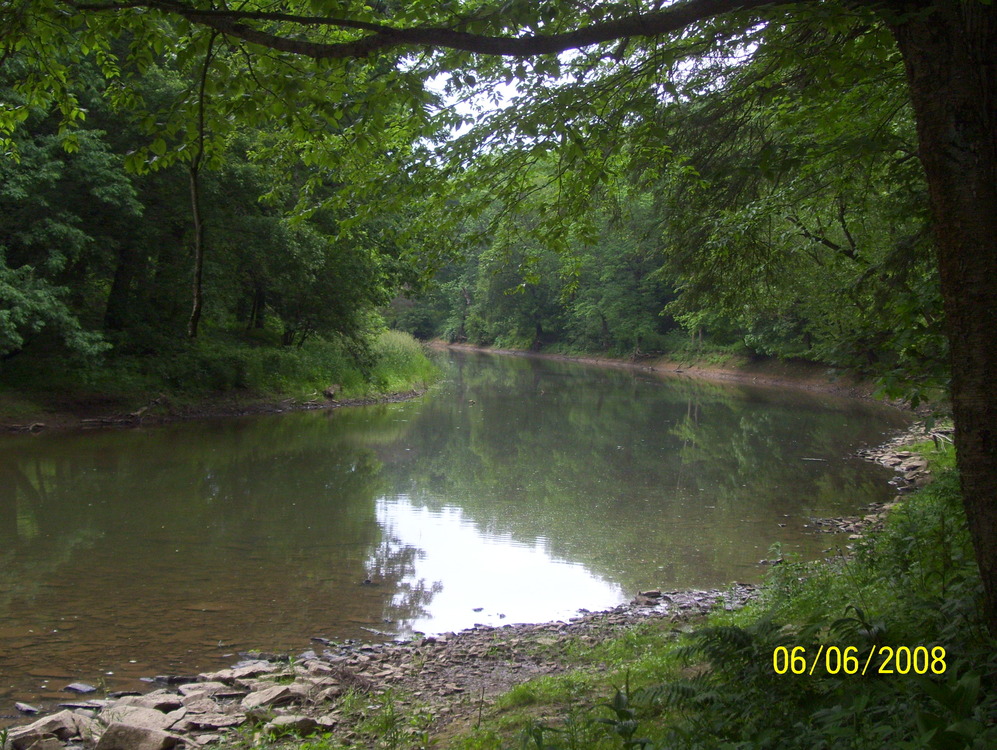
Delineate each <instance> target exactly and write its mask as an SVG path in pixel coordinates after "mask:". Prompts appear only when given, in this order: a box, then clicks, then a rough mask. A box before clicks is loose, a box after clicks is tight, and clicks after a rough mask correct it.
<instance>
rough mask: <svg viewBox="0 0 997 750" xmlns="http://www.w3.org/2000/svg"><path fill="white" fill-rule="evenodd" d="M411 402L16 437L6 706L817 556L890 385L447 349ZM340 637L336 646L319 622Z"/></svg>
mask: <svg viewBox="0 0 997 750" xmlns="http://www.w3.org/2000/svg"><path fill="white" fill-rule="evenodd" d="M439 357H440V362H441V366H442V367H443V368H444V370H445V379H444V381H443V382H442V383H441V384H440V385H439V386H437V387H435V388H433V389H432V390H431V391H430V392H429V393H428V394H427V395H425V396H423V397H421V398H419V399H417V400H415V401H411V402H406V403H397V404H384V405H378V406H369V407H361V408H356V409H342V410H337V411H327V412H306V413H294V414H285V415H273V416H262V417H253V418H228V419H223V420H205V421H198V422H191V423H184V424H176V425H171V426H166V427H157V428H149V429H133V430H113V431H92V432H81V433H65V434H52V435H39V436H32V437H25V436H6V437H2V438H0V715H4V714H13V713H14V711H13V702H14V701H26V702H28V703H31V702H33V701H40V702H43V703H45V702H53V701H57V700H60V699H66V698H69V697H70V696H69V695H68V694H67V693H65V692H63V688H64V687H65V685H66V684H68V683H69V682H73V681H78V680H83V681H86V682H90V683H91V684H94V685H97V686H100V687H106V688H107V689H109V690H114V689H142V688H144V687H146V686H145V684H144V683H143V682H141V681H140V678H143V677H151V676H154V675H159V674H184V673H196V672H198V671H201V670H206V669H214V668H220V667H223V666H228V665H229V664H231V663H232V662H234V661H236V660H237V659H238V658H239V657H238V654H239V652H241V651H245V650H248V649H253V648H258V649H264V650H267V651H287V652H294V653H298V652H301V651H303V650H305V649H308V648H311V647H315V646H316V643H315V642H313V641H311V640H310V639H311V638H313V637H320V638H328V639H333V640H342V639H346V638H358V639H367V640H377V639H386V638H392V637H399V636H405V635H410V634H412V633H413V632H416V631H420V632H427V633H431V632H443V631H449V630H457V629H461V628H464V627H470V626H472V625H473V624H475V623H489V624H494V625H499V624H503V623H512V622H536V621H542V620H549V619H555V618H566V617H570V616H571V615H573V614H574V613H576V612H577V610H578V609H579V608H586V609H590V610H595V609H599V608H605V607H609V606H613V605H615V604H617V603H620V602H622V601H624V600H627V599H629V598H630V597H632V595H633V593H634V592H635V591H636V590H638V589H645V588H650V587H664V588H669V589H676V588H686V587H696V588H706V587H713V586H718V585H722V584H724V583H725V582H730V581H745V582H753V581H758V580H760V579H761V577H762V576H763V575H764V571H765V567H764V566H761V565H759V564H758V562H759V560H760V559H763V558H768V557H770V556H772V553H771V552H770V546H771V545H773V544H777V543H778V544H781V549H782V553H783V554H785V553H787V552H791V553H793V554H797V555H800V556H802V557H805V558H815V557H819V556H821V555H822V554H824V552H825V551H826V550H828V549H829V548H830V547H833V546H834V544H836V543H838V544H840V543H841V542H840V540H836V539H835V538H834V537H829V536H827V535H818V534H814V533H812V532H811V531H810V529H809V528H807V525H808V524H809V519H810V518H812V517H820V516H832V515H844V514H852V513H855V512H856V511H857V509H858V508H859V507H861V506H863V505H865V504H867V503H870V502H876V501H882V500H884V499H887V498H888V497H890V495H891V492H890V487H889V485H888V484H887V480H888V479H889V478H890V476H891V475H890V472H889V471H887V470H885V469H883V468H882V467H879V466H876V465H874V464H871V463H867V462H863V461H860V460H857V459H854V458H850V454H851V453H852V452H853V451H854V450H856V449H858V448H860V447H866V446H871V445H876V444H878V443H880V442H882V441H883V440H884V439H885V438H886V436H887V435H888V434H889V433H891V432H893V431H895V430H897V429H900V428H902V427H904V426H905V425H906V424H907V417H906V416H905V415H903V414H901V413H899V412H897V411H895V410H892V409H889V408H887V407H882V406H878V405H876V404H871V403H866V402H860V401H854V400H847V399H840V398H833V397H826V396H817V395H812V394H809V393H800V392H793V391H787V390H776V389H765V388H752V387H745V386H734V385H729V384H718V383H714V382H706V381H696V380H689V379H681V378H664V377H658V376H653V375H649V374H643V373H636V372H628V371H621V370H618V369H606V368H597V367H588V366H583V365H578V364H572V363H565V362H553V361H544V360H536V359H529V358H522V357H497V356H489V355H484V354H463V353H457V352H446V353H442V354H440V355H439ZM319 648H321V647H320V646H319Z"/></svg>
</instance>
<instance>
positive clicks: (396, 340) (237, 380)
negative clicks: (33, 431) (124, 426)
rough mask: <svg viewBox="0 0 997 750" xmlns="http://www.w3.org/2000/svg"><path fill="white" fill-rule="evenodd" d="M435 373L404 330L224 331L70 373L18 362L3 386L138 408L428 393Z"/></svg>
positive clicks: (45, 363) (49, 364)
mask: <svg viewBox="0 0 997 750" xmlns="http://www.w3.org/2000/svg"><path fill="white" fill-rule="evenodd" d="M436 374H437V371H436V368H435V367H434V365H433V364H432V363H431V362H430V361H429V359H428V358H427V357H426V356H425V353H424V351H423V348H422V346H421V345H420V344H419V343H418V342H417V341H415V340H414V339H413V338H412V337H411V336H409V335H408V334H405V333H400V332H397V331H384V332H382V333H379V334H376V335H373V336H371V337H370V338H369V340H362V341H359V342H356V341H350V342H347V341H343V340H335V339H334V340H326V339H320V338H313V339H310V340H309V341H307V342H306V343H305V344H304V345H303V346H300V347H286V346H279V345H277V344H275V343H273V342H270V341H260V340H258V339H254V338H251V337H247V336H245V335H242V334H238V335H237V334H228V333H224V332H220V333H215V334H213V335H206V336H203V337H201V338H199V339H197V340H195V341H191V342H184V343H182V344H175V345H172V346H170V347H169V348H168V349H160V350H157V351H155V352H145V353H143V354H133V353H132V354H128V353H126V354H117V355H110V356H108V357H107V358H106V359H104V360H103V361H101V362H99V363H97V364H95V365H90V366H79V367H65V366H60V362H58V361H53V360H41V359H38V358H35V359H32V360H25V361H24V363H23V366H22V365H21V363H18V362H14V363H13V365H12V366H10V367H8V368H7V369H6V370H5V371H4V373H3V375H4V378H3V380H4V385H6V386H7V387H8V388H13V389H15V390H19V391H24V392H29V393H40V394H45V393H50V394H56V395H58V396H59V397H60V398H64V399H65V400H68V401H72V400H74V399H80V400H85V399H87V398H90V397H93V396H94V395H99V396H101V397H106V398H113V399H115V400H119V401H121V402H123V403H139V402H141V401H142V400H143V399H145V400H148V398H149V396H150V394H152V395H155V394H157V393H161V392H165V393H168V394H170V395H171V396H174V397H177V398H179V399H180V400H181V401H182V400H193V401H197V400H201V399H205V398H210V397H215V396H235V397H240V396H244V397H248V398H257V397H258V398H264V399H265V398H273V397H294V398H299V399H305V400H307V399H309V398H319V399H321V398H323V392H324V391H325V390H326V389H327V388H329V387H330V386H333V385H335V386H338V387H337V388H336V392H337V397H338V398H350V397H364V396H372V395H376V394H382V393H390V392H397V391H407V390H411V389H413V388H418V387H423V386H425V385H426V384H427V383H429V382H431V381H432V380H433V379H434V378H435V377H436ZM35 401H36V403H39V405H42V404H41V402H40V401H39V400H37V399H36V400H35Z"/></svg>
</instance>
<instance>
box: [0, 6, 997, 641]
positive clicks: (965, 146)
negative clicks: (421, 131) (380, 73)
mask: <svg viewBox="0 0 997 750" xmlns="http://www.w3.org/2000/svg"><path fill="white" fill-rule="evenodd" d="M275 7H278V6H273V5H269V4H267V5H262V4H261V5H257V4H255V3H248V4H242V5H240V6H239V7H238V8H227V7H218V6H215V5H208V4H206V3H205V4H199V3H196V2H195V3H185V2H178V1H176V0H137V1H136V0H128V1H127V2H122V3H114V2H110V3H93V4H88V3H76V2H65V3H64V2H59V1H58V0H28V1H27V2H23V3H20V4H17V5H15V4H13V3H6V4H4V5H3V6H2V8H0V14H2V19H0V20H2V21H3V25H4V27H5V28H7V29H8V31H7V32H6V33H5V35H4V37H3V49H4V52H3V56H4V57H9V56H11V55H13V54H22V55H26V54H27V55H30V54H34V55H35V59H36V62H37V64H38V66H39V67H38V70H37V72H36V73H35V74H33V75H32V76H30V77H29V78H28V79H27V80H26V81H25V83H24V86H23V87H22V92H23V93H24V94H25V95H26V97H27V99H28V101H29V103H34V102H35V101H38V100H40V99H53V98H54V99H55V100H56V101H58V102H59V105H60V107H62V109H63V111H64V112H65V113H66V114H67V115H69V114H70V113H72V112H73V111H75V109H74V103H73V101H72V100H71V98H69V97H67V96H66V95H65V90H64V89H63V88H62V87H60V86H59V85H58V81H59V76H60V75H61V76H62V77H63V78H65V76H66V73H67V71H68V70H69V68H70V66H69V65H67V63H66V62H65V61H60V60H59V58H58V54H57V52H58V50H60V49H64V48H65V44H64V42H65V40H66V39H67V38H75V37H77V36H78V37H79V38H81V39H84V40H86V41H87V42H88V43H89V44H91V45H92V46H93V48H95V49H97V50H98V51H99V52H106V50H107V41H106V40H107V39H108V38H111V37H113V36H119V35H122V34H126V35H130V36H131V38H132V40H133V49H138V50H142V49H144V48H145V47H146V46H148V48H150V49H157V48H158V49H164V48H165V47H166V46H167V45H168V40H169V39H170V38H171V33H172V34H173V35H175V34H176V31H177V30H178V29H181V30H183V32H184V33H185V34H193V33H195V29H196V27H198V26H200V27H203V28H204V29H205V30H206V31H205V32H204V33H206V34H216V33H217V34H220V35H221V37H222V38H223V39H224V40H226V41H227V42H228V43H230V44H233V45H235V46H238V47H240V49H241V50H242V51H244V52H245V53H246V54H247V55H248V56H249V59H251V60H253V61H255V62H254V64H256V66H257V67H256V73H257V75H259V74H260V73H261V72H262V71H261V68H265V69H267V71H268V72H271V73H273V72H276V71H278V70H282V71H285V72H286V71H287V70H288V68H287V67H281V66H285V65H286V61H285V60H284V58H281V57H280V56H281V55H284V56H290V57H297V58H310V59H312V60H315V61H316V65H315V67H314V68H312V69H311V70H312V71H313V72H304V73H302V75H303V76H304V77H309V76H310V77H311V78H310V79H309V80H313V79H316V78H321V77H322V71H327V70H329V67H328V65H329V61H331V60H350V59H362V58H369V57H371V56H375V55H388V54H393V55H396V57H397V59H398V60H399V61H400V62H401V63H402V64H400V65H398V66H397V67H396V68H395V72H394V73H393V74H392V76H391V79H392V83H400V82H403V81H410V80H411V78H412V76H413V75H414V73H415V72H417V71H419V70H421V71H422V72H426V71H428V70H450V71H459V72H460V75H462V76H471V77H472V78H473V71H477V72H484V73H485V74H494V73H495V72H496V71H498V70H504V71H507V72H508V74H509V78H510V79H511V78H513V77H519V78H521V79H528V78H530V77H531V76H544V75H552V76H556V75H559V68H560V63H559V61H558V59H557V58H556V57H554V56H555V55H556V54H557V53H559V52H564V51H566V50H581V49H588V50H589V51H588V55H587V58H588V59H593V60H595V59H601V58H612V59H615V60H619V61H622V60H624V59H627V58H626V54H627V49H628V46H633V42H632V41H631V40H647V39H652V38H653V39H656V40H658V41H657V42H656V43H655V44H654V45H649V46H650V47H653V50H654V51H655V52H657V53H661V54H670V55H673V56H681V54H682V51H683V47H684V45H685V42H686V35H685V32H686V30H687V29H689V28H691V27H692V28H694V27H696V26H697V25H700V26H706V27H710V26H711V25H712V26H713V30H720V31H723V32H724V33H728V34H730V33H732V30H733V33H738V32H739V33H741V34H743V35H746V36H747V35H749V34H750V32H752V30H757V29H759V28H763V29H764V28H765V27H766V26H769V25H772V26H774V27H778V26H779V25H780V24H785V23H789V22H791V21H792V20H794V19H796V18H809V19H811V20H815V19H816V20H820V21H824V22H828V23H835V22H840V21H841V20H842V19H844V18H854V17H855V16H860V17H862V18H865V19H867V20H868V22H870V23H879V24H883V25H885V26H886V27H887V28H889V30H890V31H891V33H892V35H893V37H894V39H895V41H896V49H897V50H898V51H899V54H900V55H901V57H902V58H903V61H904V65H905V69H906V73H907V83H908V88H909V92H910V97H911V102H912V104H913V109H914V113H915V118H916V124H917V131H918V141H919V153H918V155H919V157H920V160H921V162H922V164H923V166H924V170H925V174H926V176H927V181H928V186H929V192H930V197H931V209H932V217H933V221H934V230H935V235H936V257H937V263H938V268H939V272H940V276H941V284H942V294H943V297H944V303H945V311H946V317H947V326H948V335H949V342H950V357H951V365H952V374H953V377H952V386H951V394H952V403H953V412H954V417H955V422H956V444H957V447H958V452H959V468H960V470H961V476H962V489H963V496H964V504H965V508H966V513H967V517H968V521H969V525H970V529H971V533H972V537H973V542H974V545H975V549H976V554H977V559H978V562H979V566H980V572H981V575H982V579H983V585H984V589H985V600H986V612H987V620H988V623H989V626H990V628H991V631H992V632H994V633H997V501H995V498H997V419H995V416H997V415H995V403H994V399H993V398H992V396H991V393H990V387H989V386H990V377H991V376H992V375H991V374H992V373H993V372H997V248H995V243H997V107H994V102H995V101H997V68H995V65H994V50H995V49H997V6H995V5H994V4H993V3H991V2H988V1H987V0H853V1H852V2H849V3H842V4H837V3H833V2H832V3H827V2H820V1H819V0H785V1H784V2H778V1H776V2H773V1H772V0H734V1H732V2H722V1H721V0H686V1H685V2H675V3H671V4H667V5H664V7H662V5H661V3H652V4H650V6H649V7H648V9H646V10H639V11H637V12H635V11H634V10H633V8H634V5H633V4H631V3H623V2H619V3H617V2H608V3H597V4H594V5H593V6H588V5H586V4H582V3H570V4H569V3H554V2H547V3H534V2H528V0H512V2H509V3H505V4H504V5H503V6H502V7H501V8H500V9H494V8H492V7H491V6H489V5H488V4H479V3H476V2H465V3H461V2H448V3H435V2H434V3H427V2H418V3H397V4H396V3H393V2H383V3H370V4H368V3H366V2H363V3H362V2H356V3H353V2H344V3H341V4H337V11H336V15H331V14H329V15H318V16H316V15H312V14H314V13H316V12H317V11H315V10H313V8H314V7H315V5H314V4H308V5H305V4H301V5H298V4H294V3H288V4H286V5H282V6H279V8H280V9H279V10H275V9H274V8H275ZM717 25H719V26H724V27H725V28H723V29H718V28H717ZM755 37H756V38H757V39H759V41H760V43H764V42H765V39H764V33H762V34H760V35H758V34H756V35H755ZM662 40H663V41H662ZM185 41H186V40H185ZM692 46H693V47H695V45H692ZM638 49H639V45H638ZM593 50H594V52H593ZM646 53H647V50H646V49H645V50H642V51H638V53H637V59H638V60H639V59H641V56H642V55H645V54H646ZM475 55H477V57H475ZM487 56H494V59H489V58H488V57H487ZM507 60H511V61H512V62H511V63H509V64H506V61H507ZM347 64H348V63H347ZM737 64H738V59H732V60H731V65H732V66H736V65H737ZM105 68H106V72H107V73H109V74H114V73H115V69H114V63H113V61H110V62H108V63H107V65H105ZM270 80H276V79H270ZM298 82H299V83H300V82H301V79H299V80H298ZM53 84H55V85H53ZM472 85H473V84H472ZM244 90H245V87H244V88H243V90H242V91H236V92H235V94H236V95H241V94H242V93H243V91H244ZM326 90H327V93H328V95H329V96H330V97H334V98H338V97H339V96H341V95H342V94H343V93H344V92H341V91H337V90H336V89H335V88H327V89H326ZM409 91H410V92H411V91H412V89H411V87H410V88H409ZM394 96H395V97H401V96H403V94H402V93H399V92H395V94H394ZM6 115H7V117H6V118H5V122H4V123H3V124H0V132H3V131H7V132H9V130H10V128H11V126H12V125H13V122H14V121H16V120H17V119H18V118H21V117H22V110H19V109H17V108H14V109H13V110H10V109H8V110H7V112H6ZM23 116H26V115H23ZM375 127H376V126H375Z"/></svg>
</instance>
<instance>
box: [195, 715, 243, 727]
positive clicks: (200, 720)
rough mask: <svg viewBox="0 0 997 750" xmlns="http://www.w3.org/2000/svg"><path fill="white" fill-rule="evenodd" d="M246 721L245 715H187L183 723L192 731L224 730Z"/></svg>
mask: <svg viewBox="0 0 997 750" xmlns="http://www.w3.org/2000/svg"><path fill="white" fill-rule="evenodd" d="M245 721H246V714H241V713H239V714H221V713H215V714H188V715H187V717H186V718H185V719H184V723H186V724H187V725H188V726H190V727H192V728H194V729H224V728H225V727H237V726H239V725H240V724H243V723H244V722H245Z"/></svg>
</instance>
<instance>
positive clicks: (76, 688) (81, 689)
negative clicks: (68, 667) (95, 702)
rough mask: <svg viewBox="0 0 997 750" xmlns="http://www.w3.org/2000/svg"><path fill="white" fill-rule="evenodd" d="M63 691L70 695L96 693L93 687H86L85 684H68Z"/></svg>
mask: <svg viewBox="0 0 997 750" xmlns="http://www.w3.org/2000/svg"><path fill="white" fill-rule="evenodd" d="M63 690H68V691H69V692H70V693H80V694H86V693H96V692H97V688H95V687H94V686H93V685H87V684H86V683H85V682H73V683H70V684H69V685H66V687H64V688H63Z"/></svg>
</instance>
